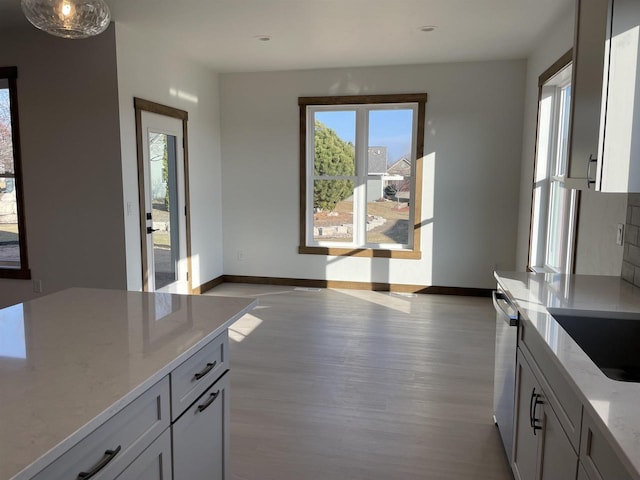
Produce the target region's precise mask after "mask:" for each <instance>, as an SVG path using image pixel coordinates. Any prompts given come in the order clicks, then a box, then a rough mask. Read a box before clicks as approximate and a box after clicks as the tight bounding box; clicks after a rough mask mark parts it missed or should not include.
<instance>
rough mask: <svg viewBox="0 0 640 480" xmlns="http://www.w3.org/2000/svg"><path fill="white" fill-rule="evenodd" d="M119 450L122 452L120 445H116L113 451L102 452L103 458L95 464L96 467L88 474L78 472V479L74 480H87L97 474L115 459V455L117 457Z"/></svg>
mask: <svg viewBox="0 0 640 480" xmlns="http://www.w3.org/2000/svg"><path fill="white" fill-rule="evenodd" d="M120 450H122V446H121V445H118V448H116V449H115V450H106V451H105V452H104V457H102V460H100V461H99V462H98V463H96V466H95V467H93V468H92V469H91V470H89V471H88V472H80V473H79V474H78V478H77V479H76V480H87V479H89V478H91V477H93V476H94V475H95V474H96V473H98V472H99V471H100V470H102V469H103V468H104V467H106V466H107V464H108V463H109V462H110V461H111V460H113V459H114V458H116V455H118V453H119V452H120Z"/></svg>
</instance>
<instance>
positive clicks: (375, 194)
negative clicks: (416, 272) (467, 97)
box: [366, 109, 413, 245]
mask: <svg viewBox="0 0 640 480" xmlns="http://www.w3.org/2000/svg"><path fill="white" fill-rule="evenodd" d="M368 142H369V151H368V156H367V172H368V174H369V177H368V178H367V233H366V242H367V243H368V244H389V243H394V244H401V245H408V244H409V238H410V237H409V221H410V203H411V202H410V199H411V173H412V172H411V171H412V167H413V165H412V163H413V162H412V160H411V159H412V155H411V148H412V145H413V110H411V109H380V110H371V111H369V131H368Z"/></svg>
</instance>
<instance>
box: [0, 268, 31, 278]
mask: <svg viewBox="0 0 640 480" xmlns="http://www.w3.org/2000/svg"><path fill="white" fill-rule="evenodd" d="M0 278H12V279H15V280H31V270H29V269H28V268H27V269H20V268H0Z"/></svg>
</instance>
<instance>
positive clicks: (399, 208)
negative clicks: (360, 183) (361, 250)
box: [367, 176, 411, 245]
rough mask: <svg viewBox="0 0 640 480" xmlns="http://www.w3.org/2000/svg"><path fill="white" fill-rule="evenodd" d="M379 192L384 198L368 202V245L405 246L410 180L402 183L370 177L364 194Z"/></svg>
mask: <svg viewBox="0 0 640 480" xmlns="http://www.w3.org/2000/svg"><path fill="white" fill-rule="evenodd" d="M378 191H382V192H383V197H381V198H379V199H372V198H369V199H367V243H369V244H381V243H395V244H401V245H408V244H409V220H410V212H411V211H410V206H409V197H410V191H411V181H410V177H408V176H407V177H405V178H404V179H402V180H383V177H377V178H376V177H369V178H368V179H367V193H371V192H378ZM374 196H375V195H374Z"/></svg>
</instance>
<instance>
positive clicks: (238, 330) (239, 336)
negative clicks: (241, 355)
mask: <svg viewBox="0 0 640 480" xmlns="http://www.w3.org/2000/svg"><path fill="white" fill-rule="evenodd" d="M261 323H262V320H260V319H259V318H258V317H256V316H255V315H251V314H250V313H247V314H246V315H245V316H244V317H242V318H240V319H239V320H238V321H236V322H235V323H234V324H233V325H231V326H230V327H229V338H230V339H231V340H233V341H234V342H238V343H240V342H241V341H243V340H244V339H245V338H247V337H248V336H249V335H251V332H253V331H254V330H255V329H256V328H258V327H259V326H260V324H261Z"/></svg>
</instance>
